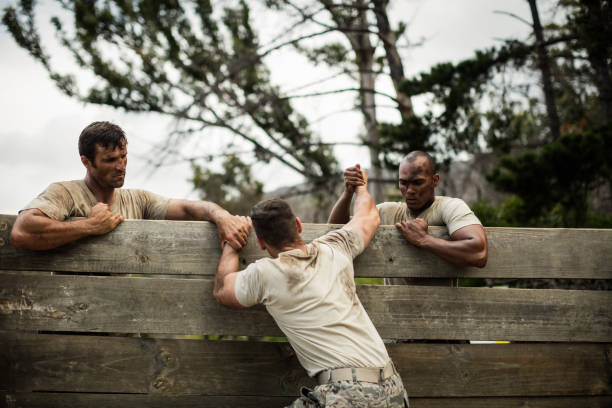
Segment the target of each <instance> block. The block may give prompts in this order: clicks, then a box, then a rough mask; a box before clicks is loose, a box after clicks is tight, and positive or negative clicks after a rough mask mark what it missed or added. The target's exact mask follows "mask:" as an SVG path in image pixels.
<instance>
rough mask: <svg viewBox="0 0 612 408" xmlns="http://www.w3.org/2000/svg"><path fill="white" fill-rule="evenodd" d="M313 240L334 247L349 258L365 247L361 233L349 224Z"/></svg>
mask: <svg viewBox="0 0 612 408" xmlns="http://www.w3.org/2000/svg"><path fill="white" fill-rule="evenodd" d="M315 241H317V242H319V243H321V244H326V245H329V246H331V247H333V248H335V249H336V250H338V251H340V252H342V253H343V254H346V256H348V257H349V258H350V259H351V260H352V259H354V258H355V257H356V256H357V255H359V254H360V253H362V252H363V250H364V249H365V248H364V244H363V238H362V237H361V234H360V233H359V232H358V231H357V230H355V229H354V228H353V227H351V226H350V225H345V226H344V227H342V228H340V229H337V230H333V231H329V232H328V233H327V234H325V235H323V236H322V237H320V238H317V239H316V240H315Z"/></svg>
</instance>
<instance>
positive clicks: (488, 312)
mask: <svg viewBox="0 0 612 408" xmlns="http://www.w3.org/2000/svg"><path fill="white" fill-rule="evenodd" d="M212 288H213V282H212V280H210V279H160V278H131V277H109V276H104V277H97V276H95V277H94V276H80V275H70V276H66V275H40V276H32V275H21V274H20V273H19V272H16V273H14V274H9V273H5V274H1V275H0V330H44V331H85V332H117V333H169V334H172V333H174V334H228V335H248V336H276V335H281V332H280V330H279V329H278V328H277V326H276V324H275V323H274V321H273V320H272V318H271V317H270V316H269V315H268V313H267V312H266V311H265V309H264V308H263V307H254V308H247V309H241V310H233V309H229V308H226V307H224V306H221V305H219V304H217V303H216V302H215V301H214V299H213V297H212V296H211V293H212ZM357 290H358V295H359V298H360V299H361V301H362V303H363V305H364V306H365V308H366V310H367V311H368V314H369V315H370V318H371V319H372V321H373V322H374V324H375V326H376V327H377V329H378V331H379V333H380V334H381V336H382V337H383V338H390V339H398V338H400V339H452V340H513V341H553V342H576V341H580V342H610V341H612V314H611V313H610V310H612V292H609V291H578V290H552V289H550V290H532V289H491V288H450V287H415V286H376V285H360V286H359V287H358V289H357Z"/></svg>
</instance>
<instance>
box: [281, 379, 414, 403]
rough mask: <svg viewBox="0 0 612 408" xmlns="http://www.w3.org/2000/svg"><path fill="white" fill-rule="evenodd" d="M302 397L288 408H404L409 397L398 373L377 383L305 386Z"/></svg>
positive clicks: (358, 382)
mask: <svg viewBox="0 0 612 408" xmlns="http://www.w3.org/2000/svg"><path fill="white" fill-rule="evenodd" d="M301 394H302V395H301V396H300V398H298V399H297V400H295V401H293V403H292V404H291V405H288V406H287V407H285V408H323V407H333V408H405V407H408V396H407V394H406V390H404V385H403V384H402V379H401V378H400V376H399V375H398V374H395V375H393V376H391V377H389V378H387V379H386V380H384V381H381V382H379V383H378V384H374V383H369V382H361V381H355V382H353V381H337V382H332V383H328V384H322V385H319V386H316V387H315V388H314V390H310V389H308V388H306V387H303V388H302V390H301Z"/></svg>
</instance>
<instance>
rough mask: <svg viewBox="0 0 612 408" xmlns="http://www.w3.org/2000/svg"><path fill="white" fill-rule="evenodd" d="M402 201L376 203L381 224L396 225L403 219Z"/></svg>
mask: <svg viewBox="0 0 612 408" xmlns="http://www.w3.org/2000/svg"><path fill="white" fill-rule="evenodd" d="M401 207H402V204H401V203H393V202H386V203H380V204H377V205H376V209H377V210H378V215H380V224H381V225H395V223H397V222H400V221H401V218H402V217H401Z"/></svg>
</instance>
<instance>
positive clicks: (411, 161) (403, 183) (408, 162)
mask: <svg viewBox="0 0 612 408" xmlns="http://www.w3.org/2000/svg"><path fill="white" fill-rule="evenodd" d="M439 180H440V176H438V174H436V164H435V162H434V160H433V158H432V157H431V156H430V155H428V154H427V153H425V152H422V151H420V150H415V151H413V152H410V153H409V154H408V155H406V157H404V159H403V160H402V162H401V163H400V166H399V189H400V192H401V193H402V197H403V198H404V201H405V202H406V206H407V207H408V210H409V211H410V214H411V215H412V216H413V217H417V216H418V215H419V214H420V213H421V212H423V211H424V210H425V209H426V208H428V207H429V206H430V205H431V204H432V203H433V202H434V199H435V188H436V187H437V186H438V181H439Z"/></svg>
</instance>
